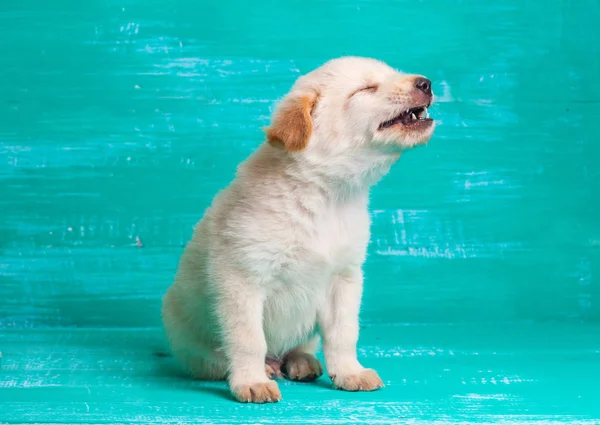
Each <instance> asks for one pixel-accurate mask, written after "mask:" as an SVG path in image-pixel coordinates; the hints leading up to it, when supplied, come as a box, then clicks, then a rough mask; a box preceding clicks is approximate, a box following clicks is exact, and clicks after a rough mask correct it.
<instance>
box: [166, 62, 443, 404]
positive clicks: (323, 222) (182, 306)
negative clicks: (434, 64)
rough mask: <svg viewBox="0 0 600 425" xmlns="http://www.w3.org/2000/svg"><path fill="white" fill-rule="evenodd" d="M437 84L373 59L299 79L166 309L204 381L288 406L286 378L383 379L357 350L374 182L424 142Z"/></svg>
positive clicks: (177, 339) (222, 202) (212, 214)
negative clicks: (282, 384)
mask: <svg viewBox="0 0 600 425" xmlns="http://www.w3.org/2000/svg"><path fill="white" fill-rule="evenodd" d="M432 102H433V94H432V92H431V83H430V81H429V80H427V79H426V78H425V77H423V76H420V75H407V74H402V73H400V72H398V71H396V70H394V69H392V68H391V67H389V66H388V65H386V64H384V63H382V62H379V61H377V60H374V59H367V58H357V57H345V58H340V59H334V60H331V61H329V62H327V63H326V64H324V65H323V66H321V67H320V68H317V69H316V70H314V71H312V72H310V73H309V74H306V75H304V76H302V77H300V78H299V79H298V80H297V81H296V83H295V84H294V86H293V87H292V89H291V91H290V92H289V93H288V94H287V95H286V96H285V97H284V98H283V100H282V101H281V102H280V104H279V105H278V107H277V109H276V111H275V113H274V115H273V118H272V122H271V126H270V127H269V128H267V129H266V139H267V141H266V142H265V143H263V144H262V145H261V146H260V147H259V148H258V149H257V150H256V151H255V152H254V153H253V154H252V155H251V156H250V157H249V158H248V159H247V160H246V161H245V162H243V163H242V164H241V165H240V166H239V168H238V172H237V175H236V178H235V180H234V181H233V182H232V183H231V184H230V185H229V187H227V188H226V189H225V190H223V191H222V192H221V193H219V194H218V195H217V196H216V198H215V199H214V201H213V203H212V205H211V206H210V207H209V208H208V209H207V210H206V212H205V214H204V217H203V218H202V220H201V221H200V222H199V223H198V224H197V225H196V227H195V230H194V234H193V236H192V239H191V241H190V242H189V243H188V245H187V246H186V248H185V250H184V253H183V255H182V258H181V260H180V264H179V268H178V271H177V274H176V277H175V281H174V283H173V284H172V286H171V287H170V288H169V289H168V291H167V293H166V295H165V297H164V299H163V309H162V317H163V323H164V327H165V330H166V334H167V338H168V340H169V344H170V347H171V350H172V352H173V354H174V356H175V357H176V358H177V359H178V360H179V362H181V364H182V365H183V366H184V367H185V369H187V371H188V372H189V373H190V374H191V375H192V376H193V377H195V378H198V379H203V380H222V379H227V381H228V383H229V386H230V389H231V392H232V393H233V395H234V396H235V398H236V399H237V400H239V401H241V402H253V403H265V402H277V401H279V400H280V399H281V393H280V391H279V388H278V385H277V383H276V381H275V380H272V379H270V378H274V377H278V376H280V375H281V374H283V375H284V376H285V377H286V378H288V379H291V380H295V381H312V380H314V379H316V378H318V377H319V376H320V375H321V374H322V373H323V368H322V366H321V364H320V362H319V360H317V359H316V358H315V353H316V350H317V348H318V345H319V343H320V339H322V341H323V352H324V358H325V365H326V367H327V371H328V374H329V376H330V377H331V379H332V380H333V384H334V386H335V387H336V388H339V389H342V390H347V391H372V390H376V389H378V388H380V387H381V386H382V385H383V383H382V381H381V379H380V378H379V376H378V375H377V373H376V372H375V371H374V370H372V369H366V368H364V367H363V366H362V365H361V364H360V363H359V361H358V359H357V355H356V344H357V341H358V329H359V324H358V314H359V309H360V303H361V295H362V288H363V273H362V265H363V262H364V261H365V257H366V250H367V244H368V242H369V226H370V220H369V214H368V211H367V205H368V198H369V189H370V187H371V186H372V185H374V184H375V183H376V182H377V181H378V180H380V179H381V178H382V177H383V176H384V175H385V174H386V173H387V172H388V170H389V169H390V167H391V165H392V164H393V163H395V162H396V161H397V160H398V158H399V157H400V154H401V153H402V152H403V151H405V150H407V149H410V148H412V147H415V146H417V145H421V144H424V143H426V142H427V141H428V140H429V138H430V137H431V136H432V134H433V130H434V122H433V120H432V119H430V118H429V117H428V114H427V108H428V107H429V106H430V105H431V103H432Z"/></svg>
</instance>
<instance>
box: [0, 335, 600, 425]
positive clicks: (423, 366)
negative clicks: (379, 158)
mask: <svg viewBox="0 0 600 425" xmlns="http://www.w3.org/2000/svg"><path fill="white" fill-rule="evenodd" d="M0 341H1V342H0V348H1V349H2V354H3V357H2V369H1V372H0V423H11V424H13V423H104V424H116V423H135V424H150V423H215V424H248V423H261V424H312V423H314V424H341V423H357V424H359V423H365V424H396V423H397V424H406V423H409V424H436V425H442V424H444V425H445V424H448V425H450V424H457V423H461V424H470V423H474V424H475V423H477V424H479V423H490V424H491V423H496V424H497V423H500V424H509V423H510V424H514V423H528V424H544V425H548V424H563V423H564V424H597V423H600V403H598V400H600V385H598V382H599V381H600V328H598V327H597V326H596V327H593V326H585V325H570V326H566V325H544V326H542V325H522V324H521V325H514V326H502V327H499V326H497V325H496V326H490V327H487V326H484V325H481V326H480V327H473V326H434V325H428V326H425V325H424V326H415V325H412V326H399V325H397V326H385V325H377V326H365V328H364V329H363V334H362V338H361V346H360V356H361V358H362V361H363V362H364V363H365V364H366V365H368V366H370V367H374V368H376V369H377V370H378V371H379V372H380V374H381V376H382V377H383V379H384V382H385V384H386V387H385V388H384V389H383V390H381V391H378V392H375V393H368V394H366V393H361V394H358V393H346V392H342V391H337V390H333V389H332V388H331V383H330V381H329V380H328V379H327V378H322V379H320V380H319V381H318V382H316V383H313V384H297V383H290V382H283V383H281V384H280V385H281V390H282V393H283V401H282V402H281V403H279V404H277V405H262V406H261V405H244V404H240V403H237V402H235V401H233V400H232V399H231V397H230V395H229V393H228V391H227V388H226V386H225V384H224V383H200V382H194V381H192V380H189V379H187V378H186V377H185V376H182V375H181V374H180V373H179V372H178V370H177V368H176V367H175V365H174V363H173V360H172V359H171V358H169V357H162V356H160V355H157V354H159V353H162V352H163V346H162V343H161V333H160V330H158V329H47V330H42V329H39V330H29V331H27V330H14V331H11V330H3V331H2V333H0Z"/></svg>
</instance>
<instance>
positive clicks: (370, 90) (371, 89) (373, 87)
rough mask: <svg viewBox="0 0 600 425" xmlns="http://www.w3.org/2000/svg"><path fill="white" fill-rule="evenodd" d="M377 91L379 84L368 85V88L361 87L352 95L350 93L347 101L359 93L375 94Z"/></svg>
mask: <svg viewBox="0 0 600 425" xmlns="http://www.w3.org/2000/svg"><path fill="white" fill-rule="evenodd" d="M378 89H379V84H369V85H368V86H365V87H361V88H359V89H357V90H354V91H353V92H352V93H350V95H349V96H348V99H350V98H351V97H352V96H354V95H355V94H357V93H361V92H368V93H375V92H376V91H377V90H378Z"/></svg>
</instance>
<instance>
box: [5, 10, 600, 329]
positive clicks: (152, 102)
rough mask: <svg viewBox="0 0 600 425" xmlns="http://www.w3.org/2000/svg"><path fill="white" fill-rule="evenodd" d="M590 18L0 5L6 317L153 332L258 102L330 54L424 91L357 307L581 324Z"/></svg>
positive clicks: (588, 14) (376, 199)
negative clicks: (418, 80)
mask: <svg viewBox="0 0 600 425" xmlns="http://www.w3.org/2000/svg"><path fill="white" fill-rule="evenodd" d="M84 4H85V5H84ZM599 18H600V10H599V5H598V3H597V2H596V1H592V0H580V1H577V2H574V1H553V2H548V1H541V0H539V1H525V0H502V1H498V2H494V4H488V2H482V1H474V0H473V1H468V0H464V1H461V0H428V1H420V2H418V1H366V0H359V1H332V2H305V1H292V2H274V1H273V2H261V5H260V6H257V5H255V6H249V5H243V4H242V3H226V2H212V1H211V2H197V1H186V0H174V1H169V2H166V1H157V0H148V1H136V0H129V1H91V2H87V3H81V2H79V1H73V0H65V1H61V2H58V3H57V2H43V1H35V0H24V1H20V2H8V1H5V2H2V4H1V5H0V40H2V44H3V48H2V54H1V55H0V158H1V160H0V212H1V213H0V214H1V215H0V216H1V220H0V282H1V283H0V325H1V326H2V327H29V326H81V327H112V326H116V327H131V326H134V327H137V326H153V325H157V324H158V323H159V319H158V308H159V301H160V300H159V299H160V296H161V294H162V293H163V291H164V290H165V288H166V287H167V285H169V284H170V282H171V279H172V276H173V274H174V271H175V268H176V265H177V261H178V257H179V255H180V254H181V251H182V246H183V245H184V244H185V242H186V241H187V239H188V238H189V236H190V234H191V228H192V225H193V224H194V223H195V221H196V220H197V219H198V218H200V216H201V215H202V212H203V209H204V208H205V207H206V206H207V205H208V204H209V202H210V200H211V198H212V197H213V196H214V194H215V193H216V191H217V190H218V189H220V188H222V187H224V186H225V185H227V184H228V182H229V181H230V179H231V178H232V176H233V173H234V170H235V167H236V165H237V164H238V162H239V161H241V160H242V159H244V158H245V157H246V156H247V155H248V154H249V153H250V152H251V151H252V150H253V149H254V148H255V147H256V146H257V145H258V144H259V143H261V142H262V140H263V139H262V133H261V131H260V127H261V126H263V125H266V124H267V123H268V117H269V114H270V112H271V110H272V108H273V105H274V103H275V101H276V100H277V99H278V98H279V97H280V96H282V95H283V94H284V93H285V92H286V91H287V90H288V88H289V87H290V85H291V84H292V82H293V81H294V79H295V78H297V77H298V76H299V75H300V74H301V73H304V72H307V71H309V70H311V69H312V68H314V67H316V66H318V65H320V64H321V63H322V62H324V61H326V60H327V59H329V58H331V57H335V56H339V55H346V54H354V55H365V56H373V57H377V58H379V59H382V60H384V61H386V62H388V63H390V64H392V65H393V66H396V67H398V68H400V69H402V70H406V71H409V72H420V73H424V74H426V75H428V76H429V77H430V78H431V79H432V80H433V81H434V91H435V93H436V94H437V96H438V103H437V104H436V105H435V107H434V108H433V111H432V112H433V115H434V117H435V118H436V119H438V120H439V126H438V129H437V132H436V134H435V136H434V138H433V140H432V141H431V142H430V144H429V146H428V147H427V148H423V149H419V150H415V151H414V152H411V153H410V154H407V155H405V157H403V159H402V161H400V163H399V164H397V166H396V167H395V168H394V170H393V172H392V173H391V174H390V175H389V176H388V177H387V178H386V179H385V180H384V181H383V182H382V183H381V184H380V185H379V186H377V187H376V188H375V189H374V190H373V195H372V213H373V218H374V225H373V238H372V244H371V247H370V257H369V260H368V263H367V265H366V273H367V283H366V293H365V299H364V308H363V311H364V313H363V319H364V320H365V321H366V322H385V323H390V322H391V323H424V322H425V323H448V322H450V323H470V322H486V321H490V322H514V321H572V320H574V321H581V320H583V321H589V322H596V323H597V322H598V320H599V319H600V281H599V275H600V211H599V208H600V163H599V161H600V144H599V143H598V136H599V135H600V120H599V119H598V117H599V116H600V103H599V100H600V82H599V81H600V80H599V79H598V76H599V75H600V36H599V33H598V31H597V30H592V29H591V28H593V27H594V26H595V25H597V22H599ZM137 238H139V240H140V241H141V244H143V247H142V248H140V247H138V246H137V243H136V239H137Z"/></svg>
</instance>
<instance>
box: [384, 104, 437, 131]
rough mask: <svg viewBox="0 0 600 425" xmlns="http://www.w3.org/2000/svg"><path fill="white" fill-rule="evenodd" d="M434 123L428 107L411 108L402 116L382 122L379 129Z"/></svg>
mask: <svg viewBox="0 0 600 425" xmlns="http://www.w3.org/2000/svg"><path fill="white" fill-rule="evenodd" d="M430 121H433V120H432V119H431V118H429V114H428V113H427V107H426V106H415V107H414V108H409V109H407V110H405V111H403V112H402V113H401V114H400V115H397V116H396V117H394V118H392V119H391V120H388V121H385V122H382V123H381V124H379V129H380V130H383V129H386V128H390V127H392V126H394V125H396V124H401V125H404V126H409V125H415V124H423V123H425V122H430Z"/></svg>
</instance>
